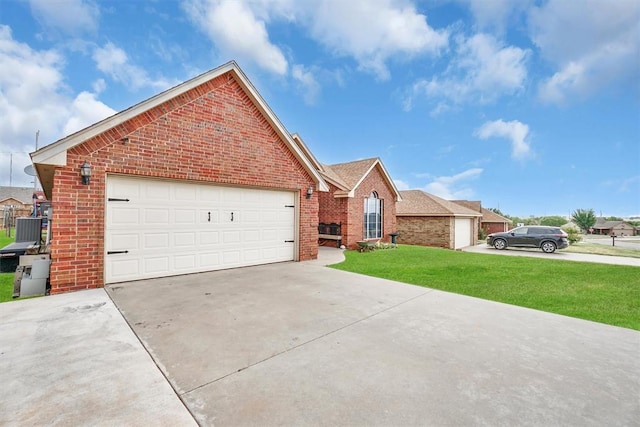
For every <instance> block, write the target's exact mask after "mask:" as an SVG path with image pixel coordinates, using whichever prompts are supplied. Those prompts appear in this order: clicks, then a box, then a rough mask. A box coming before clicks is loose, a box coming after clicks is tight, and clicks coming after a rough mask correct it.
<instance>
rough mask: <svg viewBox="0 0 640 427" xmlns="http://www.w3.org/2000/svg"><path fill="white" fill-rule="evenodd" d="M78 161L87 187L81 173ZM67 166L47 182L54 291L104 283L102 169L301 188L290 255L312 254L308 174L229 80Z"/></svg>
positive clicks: (86, 150) (314, 211) (100, 140)
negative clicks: (85, 168) (295, 249)
mask: <svg viewBox="0 0 640 427" xmlns="http://www.w3.org/2000/svg"><path fill="white" fill-rule="evenodd" d="M125 136H126V137H128V138H129V140H128V141H127V142H126V143H123V142H122V138H124V137H125ZM85 160H86V161H87V162H88V163H90V164H91V166H92V168H93V176H92V177H91V184H90V185H88V186H86V185H82V183H81V179H80V176H79V167H80V165H81V164H82V162H83V161H85ZM67 165H68V166H66V167H61V168H57V169H56V172H55V176H54V184H53V204H54V206H55V208H54V210H53V232H54V234H53V240H52V245H51V257H52V261H53V262H52V266H51V291H52V293H60V292H66V291H73V290H78V289H87V288H95V287H100V286H103V285H104V250H105V248H104V244H103V242H104V229H105V224H104V212H105V206H104V201H105V181H106V174H108V173H117V174H128V175H139V176H146V177H154V178H168V179H179V180H190V181H194V182H210V183H223V184H228V185H238V186H252V187H265V188H274V189H280V190H291V191H300V195H301V196H300V201H299V206H300V230H299V232H300V234H299V254H298V256H299V259H300V260H308V259H314V258H316V257H317V253H318V247H317V225H318V198H317V194H318V192H314V194H313V196H312V197H311V199H306V197H305V196H304V194H305V193H306V189H307V187H308V186H309V185H314V184H313V182H312V178H311V176H310V175H309V174H308V173H307V172H306V171H305V170H304V168H303V166H302V165H300V164H299V163H298V161H297V160H296V159H295V157H294V156H293V155H292V154H291V152H290V151H289V150H288V148H287V147H286V145H285V144H284V142H283V141H282V140H280V138H279V137H278V135H277V133H276V132H275V131H274V130H273V129H272V128H271V126H270V125H269V123H268V122H267V120H266V119H265V118H264V117H263V116H262V114H261V113H260V112H259V111H258V110H257V109H256V108H255V106H254V105H253V103H252V102H251V101H250V99H249V97H248V96H247V95H246V94H245V93H244V91H243V90H242V88H241V87H240V86H239V85H238V84H237V83H236V82H235V80H234V79H233V77H232V75H231V74H224V75H222V76H219V77H218V78H216V79H213V80H211V81H209V82H206V83H204V84H203V85H201V86H198V87H196V88H194V89H192V90H190V91H188V92H186V93H184V94H182V95H180V96H178V97H176V98H174V99H172V100H170V101H167V102H166V103H164V104H162V105H159V106H157V107H155V108H153V109H152V110H150V111H147V112H144V113H142V114H140V115H138V116H136V117H134V118H132V119H131V120H129V121H127V122H125V123H123V124H121V125H119V126H117V127H115V128H112V129H110V130H108V131H106V132H104V133H103V134H100V135H98V136H96V137H94V138H92V139H90V140H88V141H85V142H84V143H83V144H81V145H78V146H76V147H74V148H73V149H71V150H69V152H68V153H67ZM314 187H315V185H314Z"/></svg>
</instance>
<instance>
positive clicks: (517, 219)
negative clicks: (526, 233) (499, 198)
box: [509, 216, 539, 227]
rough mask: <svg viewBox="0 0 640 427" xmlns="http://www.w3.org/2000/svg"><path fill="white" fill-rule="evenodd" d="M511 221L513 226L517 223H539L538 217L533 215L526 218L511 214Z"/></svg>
mask: <svg viewBox="0 0 640 427" xmlns="http://www.w3.org/2000/svg"><path fill="white" fill-rule="evenodd" d="M509 219H510V220H511V221H513V226H514V227H515V226H517V225H518V224H524V225H538V224H539V218H537V217H535V216H530V217H527V218H523V217H519V216H512V217H510V218H509Z"/></svg>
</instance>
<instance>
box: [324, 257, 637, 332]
mask: <svg viewBox="0 0 640 427" xmlns="http://www.w3.org/2000/svg"><path fill="white" fill-rule="evenodd" d="M345 256H346V260H345V261H344V262H343V263H341V264H336V265H333V266H332V267H333V268H336V269H339V270H344V271H351V272H354V273H361V274H366V275H369V276H375V277H381V278H385V279H390V280H396V281H399V282H404V283H410V284H414V285H419V286H424V287H427V288H433V289H439V290H443V291H447V292H453V293H458V294H463V295H469V296H473V297H477V298H483V299H488V300H492V301H499V302H503V303H507V304H513V305H518V306H521V307H528V308H533V309H537V310H542V311H548V312H551V313H557V314H562V315H565V316H571V317H577V318H580V319H586V320H593V321H595V322H601V323H606V324H609V325H615V326H621V327H625V328H631V329H636V330H640V268H638V267H628V266H621V265H606V264H594V263H582V262H571V261H558V260H546V259H539V258H528V257H506V256H495V255H487V254H476V253H467V252H456V251H450V250H446V249H436V248H427V247H422V246H406V245H399V246H398V248H397V249H390V250H377V251H374V252H364V253H360V252H357V251H346V252H345Z"/></svg>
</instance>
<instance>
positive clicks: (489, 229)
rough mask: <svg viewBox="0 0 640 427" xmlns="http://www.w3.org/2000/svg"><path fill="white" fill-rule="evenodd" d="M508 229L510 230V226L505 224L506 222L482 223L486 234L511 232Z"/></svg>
mask: <svg viewBox="0 0 640 427" xmlns="http://www.w3.org/2000/svg"><path fill="white" fill-rule="evenodd" d="M508 228H509V225H508V224H505V223H504V222H483V223H482V229H483V230H484V232H485V233H486V234H491V233H502V232H503V231H509V230H508Z"/></svg>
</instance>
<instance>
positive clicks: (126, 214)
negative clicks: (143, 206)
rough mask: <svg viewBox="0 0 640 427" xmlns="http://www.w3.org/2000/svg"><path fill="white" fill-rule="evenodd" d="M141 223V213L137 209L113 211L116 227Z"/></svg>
mask: <svg viewBox="0 0 640 427" xmlns="http://www.w3.org/2000/svg"><path fill="white" fill-rule="evenodd" d="M139 222H140V211H139V210H138V209H135V208H125V207H118V208H114V209H113V211H112V224H113V225H114V226H123V225H125V226H131V225H137V224H138V223H139Z"/></svg>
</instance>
